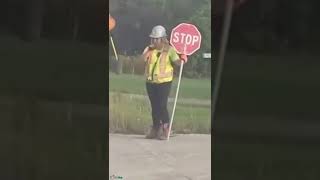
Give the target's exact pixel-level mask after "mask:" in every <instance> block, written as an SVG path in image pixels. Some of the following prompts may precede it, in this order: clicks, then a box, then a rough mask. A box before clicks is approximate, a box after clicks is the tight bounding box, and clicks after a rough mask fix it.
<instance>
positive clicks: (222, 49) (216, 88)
mask: <svg viewBox="0 0 320 180" xmlns="http://www.w3.org/2000/svg"><path fill="white" fill-rule="evenodd" d="M233 5H234V0H227V1H226V12H225V18H224V23H223V32H222V39H221V44H220V51H219V57H218V67H217V72H216V75H215V80H214V86H213V102H212V116H211V117H212V122H211V123H213V121H214V119H215V110H216V104H217V100H218V95H219V88H220V82H221V75H222V70H223V65H224V58H225V53H226V48H227V44H228V37H229V30H230V24H231V20H232V10H233ZM211 127H212V126H211Z"/></svg>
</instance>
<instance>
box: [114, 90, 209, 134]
mask: <svg viewBox="0 0 320 180" xmlns="http://www.w3.org/2000/svg"><path fill="white" fill-rule="evenodd" d="M172 107H173V104H169V107H168V109H169V111H170V112H171V111H172ZM210 112H211V110H210V107H197V106H190V105H179V106H177V107H176V113H175V118H174V121H173V130H174V131H175V132H177V133H210V130H211V128H210V127H211V126H210V124H211V117H210V116H211V114H210ZM151 124H152V119H151V112H150V105H149V102H148V99H145V100H137V99H130V98H128V97H126V96H123V95H121V93H116V94H113V95H112V96H110V97H109V130H110V131H111V132H117V133H136V134H144V133H145V132H146V131H147V128H148V127H149V126H150V125H151Z"/></svg>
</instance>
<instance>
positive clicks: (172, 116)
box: [167, 61, 184, 140]
mask: <svg viewBox="0 0 320 180" xmlns="http://www.w3.org/2000/svg"><path fill="white" fill-rule="evenodd" d="M183 64H184V63H183V61H181V65H180V73H179V80H178V87H177V93H176V97H175V99H174V104H173V110H172V115H171V120H170V126H169V133H168V139H167V140H169V138H170V134H171V127H172V122H173V118H174V112H175V110H176V105H177V100H178V95H179V89H180V82H181V76H182V70H183Z"/></svg>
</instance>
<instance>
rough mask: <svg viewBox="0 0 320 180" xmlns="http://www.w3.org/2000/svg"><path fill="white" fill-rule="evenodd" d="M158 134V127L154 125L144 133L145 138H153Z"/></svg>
mask: <svg viewBox="0 0 320 180" xmlns="http://www.w3.org/2000/svg"><path fill="white" fill-rule="evenodd" d="M157 134H158V128H155V127H153V126H152V127H151V128H150V130H149V132H148V134H147V135H146V138H147V139H155V138H156V137H157Z"/></svg>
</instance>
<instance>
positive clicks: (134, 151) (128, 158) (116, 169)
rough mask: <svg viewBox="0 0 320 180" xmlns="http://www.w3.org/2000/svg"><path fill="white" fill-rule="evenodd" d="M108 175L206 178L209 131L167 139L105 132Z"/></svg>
mask: <svg viewBox="0 0 320 180" xmlns="http://www.w3.org/2000/svg"><path fill="white" fill-rule="evenodd" d="M109 175H110V176H112V175H114V176H113V177H115V178H110V179H114V180H115V179H122V180H171V179H172V180H173V179H174V180H210V179H211V135H196V134H192V135H180V134H178V135H177V136H175V137H172V138H170V140H169V141H159V140H149V139H145V138H144V136H139V135H119V134H110V135H109Z"/></svg>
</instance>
